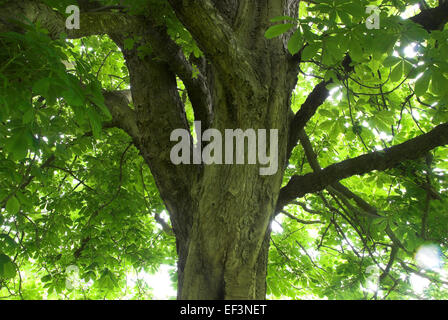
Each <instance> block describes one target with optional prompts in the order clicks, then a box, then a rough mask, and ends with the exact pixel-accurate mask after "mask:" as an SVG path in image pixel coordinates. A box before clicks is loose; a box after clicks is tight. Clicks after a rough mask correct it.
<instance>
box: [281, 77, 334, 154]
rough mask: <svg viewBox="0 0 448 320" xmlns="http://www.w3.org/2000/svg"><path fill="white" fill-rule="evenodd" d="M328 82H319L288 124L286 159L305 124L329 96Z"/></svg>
mask: <svg viewBox="0 0 448 320" xmlns="http://www.w3.org/2000/svg"><path fill="white" fill-rule="evenodd" d="M328 83H329V82H328V81H322V82H320V83H319V84H318V85H317V86H316V87H315V88H314V89H313V91H312V92H311V93H310V95H309V96H308V98H306V100H305V102H304V103H303V104H302V106H301V107H300V110H299V111H297V113H296V114H295V116H294V118H293V119H292V121H291V124H290V133H289V141H288V149H287V150H288V158H289V156H290V155H291V152H292V149H294V147H295V146H296V145H297V142H298V141H299V134H300V132H301V131H302V130H303V129H304V128H305V126H306V124H307V122H308V121H309V120H310V119H311V117H312V116H313V115H314V114H315V113H316V111H317V108H318V107H319V106H321V105H322V104H323V103H324V102H325V100H326V99H327V97H328V95H329V91H328V89H327V85H328Z"/></svg>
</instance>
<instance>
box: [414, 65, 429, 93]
mask: <svg viewBox="0 0 448 320" xmlns="http://www.w3.org/2000/svg"><path fill="white" fill-rule="evenodd" d="M430 80H431V73H430V71H429V70H427V71H426V72H425V73H424V74H423V75H422V76H421V77H420V78H419V79H418V80H417V81H416V82H415V89H414V90H415V95H416V96H417V97H421V96H423V95H424V94H425V93H426V92H427V91H428V87H429V81H430Z"/></svg>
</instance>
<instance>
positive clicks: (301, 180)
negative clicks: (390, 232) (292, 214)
mask: <svg viewBox="0 0 448 320" xmlns="http://www.w3.org/2000/svg"><path fill="white" fill-rule="evenodd" d="M446 144H448V123H444V124H441V125H439V126H437V127H436V128H434V129H433V130H432V131H430V132H429V133H427V134H424V135H421V136H418V137H416V138H414V139H411V140H409V141H406V142H404V143H402V144H399V145H396V146H393V147H391V148H387V149H384V150H382V151H378V152H372V153H369V154H365V155H362V156H359V157H356V158H353V159H349V160H345V161H342V162H340V163H336V164H333V165H331V166H329V167H327V168H325V169H323V170H321V171H319V172H314V173H308V174H306V175H303V176H293V177H292V178H291V180H290V181H289V183H288V184H287V185H286V186H285V187H284V188H282V189H281V191H280V196H279V200H278V204H277V212H279V211H280V210H281V209H282V208H283V207H284V206H285V205H286V204H288V203H289V202H291V201H292V200H294V199H295V198H299V197H303V196H304V195H305V194H307V193H314V192H318V191H321V190H323V189H324V188H326V187H327V186H330V185H332V184H334V183H336V182H338V181H339V180H342V179H346V178H349V177H351V176H353V175H362V174H365V173H369V172H371V171H374V170H380V171H383V170H387V169H391V168H393V167H395V166H397V165H398V164H399V163H401V162H403V161H406V160H415V159H417V158H419V157H421V156H423V155H424V154H425V153H426V152H428V151H430V150H432V149H434V148H436V147H439V146H443V145H446Z"/></svg>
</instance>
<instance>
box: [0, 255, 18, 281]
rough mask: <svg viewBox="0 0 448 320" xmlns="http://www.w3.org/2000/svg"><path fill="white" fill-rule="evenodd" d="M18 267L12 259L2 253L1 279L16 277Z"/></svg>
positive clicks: (0, 257)
mask: <svg viewBox="0 0 448 320" xmlns="http://www.w3.org/2000/svg"><path fill="white" fill-rule="evenodd" d="M16 272H17V271H16V266H15V265H14V263H13V262H12V261H11V259H10V258H9V257H8V256H7V255H5V254H3V253H0V278H4V279H12V278H14V277H15V276H16Z"/></svg>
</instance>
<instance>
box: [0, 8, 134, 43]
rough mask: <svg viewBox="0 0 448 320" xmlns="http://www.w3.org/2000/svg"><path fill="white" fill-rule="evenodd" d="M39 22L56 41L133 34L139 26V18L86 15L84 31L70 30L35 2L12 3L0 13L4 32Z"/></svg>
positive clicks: (56, 15) (0, 27)
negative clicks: (60, 36)
mask: <svg viewBox="0 0 448 320" xmlns="http://www.w3.org/2000/svg"><path fill="white" fill-rule="evenodd" d="M24 22H25V23H27V22H31V23H34V24H36V23H39V24H40V26H41V27H43V28H46V29H47V30H48V31H49V35H50V37H52V38H58V37H59V35H60V34H62V33H66V34H67V37H68V38H72V39H74V38H81V37H86V36H91V35H102V34H109V33H117V32H118V33H123V34H125V33H130V32H132V31H135V30H136V29H137V28H138V26H139V24H138V21H137V19H136V18H135V17H132V16H130V15H127V14H125V13H116V12H85V13H81V14H80V29H67V28H66V26H65V22H66V18H65V17H64V16H63V15H62V14H60V13H59V12H56V11H54V10H53V9H51V8H50V7H48V6H47V5H46V4H44V3H41V2H38V1H31V0H21V1H9V2H8V3H7V4H6V5H5V6H4V7H3V8H2V11H1V12H0V32H7V31H17V32H20V31H22V29H21V26H20V23H24Z"/></svg>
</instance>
